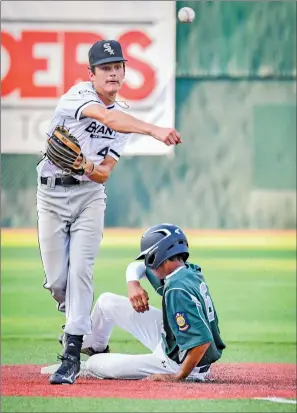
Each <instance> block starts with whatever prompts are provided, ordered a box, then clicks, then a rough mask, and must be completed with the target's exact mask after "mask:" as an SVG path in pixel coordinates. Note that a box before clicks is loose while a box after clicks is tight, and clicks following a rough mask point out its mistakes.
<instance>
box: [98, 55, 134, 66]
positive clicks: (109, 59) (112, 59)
mask: <svg viewBox="0 0 297 413" xmlns="http://www.w3.org/2000/svg"><path fill="white" fill-rule="evenodd" d="M115 62H127V59H121V58H120V57H106V58H105V59H100V60H98V61H97V62H95V63H93V64H92V66H97V65H104V63H115Z"/></svg>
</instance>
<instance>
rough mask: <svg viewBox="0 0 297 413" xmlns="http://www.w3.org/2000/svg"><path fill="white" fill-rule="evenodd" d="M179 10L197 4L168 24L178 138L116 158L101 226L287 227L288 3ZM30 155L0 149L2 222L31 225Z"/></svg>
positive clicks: (290, 161)
mask: <svg viewBox="0 0 297 413" xmlns="http://www.w3.org/2000/svg"><path fill="white" fill-rule="evenodd" d="M183 6H190V7H192V8H193V9H194V10H195V12H196V19H195V21H194V23H193V24H191V25H185V24H178V23H177V26H176V81H175V124H176V128H177V129H178V130H179V131H180V132H181V134H182V137H183V140H184V143H183V144H182V145H180V146H179V147H177V148H176V150H175V152H174V154H171V155H169V156H125V157H122V159H121V161H120V162H119V164H118V165H117V167H116V169H115V171H114V173H113V175H112V176H111V178H110V180H109V182H108V184H107V192H108V203H107V214H106V226H125V227H138V226H147V225H150V224H153V223H156V222H161V221H166V222H170V221H171V222H175V223H176V224H179V225H181V226H183V227H192V228H222V229H224V228H283V229H286V228H295V227H296V3H295V2H286V1H271V2H270V1H267V2H249V1H246V2H244V1H243V2H236V1H226V2H203V3H202V2H184V1H177V2H176V8H177V9H179V8H181V7H183ZM1 120H2V122H5V118H4V117H3V116H2V119H1ZM12 134H13V131H12ZM6 138H7V137H6ZM2 139H3V136H2ZM39 158H40V156H36V155H23V154H21V155H16V154H2V155H1V173H2V191H1V223H2V227H3V226H8V227H10V226H11V227H30V226H36V207H35V187H36V172H35V167H36V163H37V161H38V160H39Z"/></svg>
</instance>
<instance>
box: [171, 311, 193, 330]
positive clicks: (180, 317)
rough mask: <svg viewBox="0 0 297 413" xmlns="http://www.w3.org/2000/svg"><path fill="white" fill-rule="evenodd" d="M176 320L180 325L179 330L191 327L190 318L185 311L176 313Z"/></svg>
mask: <svg viewBox="0 0 297 413" xmlns="http://www.w3.org/2000/svg"><path fill="white" fill-rule="evenodd" d="M175 321H176V324H177V325H178V329H179V331H188V330H189V328H190V324H189V322H188V318H187V316H186V314H185V313H181V312H178V313H176V314H175Z"/></svg>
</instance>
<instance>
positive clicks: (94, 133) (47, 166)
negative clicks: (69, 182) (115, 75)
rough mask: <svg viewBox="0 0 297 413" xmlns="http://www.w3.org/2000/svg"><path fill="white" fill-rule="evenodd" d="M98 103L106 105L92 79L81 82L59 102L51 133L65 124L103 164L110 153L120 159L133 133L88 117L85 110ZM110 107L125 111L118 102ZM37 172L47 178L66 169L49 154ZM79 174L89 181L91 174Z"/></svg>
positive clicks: (94, 159)
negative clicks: (109, 126)
mask: <svg viewBox="0 0 297 413" xmlns="http://www.w3.org/2000/svg"><path fill="white" fill-rule="evenodd" d="M94 104H98V105H103V106H105V105H104V103H103V102H102V101H101V100H100V98H99V97H98V95H97V92H96V90H95V89H94V88H93V85H92V83H91V82H80V83H78V84H76V85H74V86H72V87H71V88H70V89H69V90H68V92H67V93H65V94H64V95H63V96H62V97H61V98H60V100H59V102H58V105H57V107H56V110H55V113H54V117H53V119H52V122H51V124H50V127H49V130H48V135H51V134H52V132H53V131H54V129H55V128H56V126H57V125H61V126H62V125H64V126H65V128H67V129H68V130H69V131H70V132H71V134H72V135H74V136H75V137H76V138H77V139H78V142H79V144H80V146H81V150H82V153H83V154H84V155H85V156H86V158H88V159H89V160H91V161H92V162H94V163H95V164H96V165H98V164H100V163H101V162H102V161H103V160H104V158H105V157H106V155H109V156H111V157H112V158H114V159H115V160H116V161H118V160H119V159H120V156H121V154H122V153H123V151H124V148H125V144H126V143H127V141H128V138H129V136H130V134H124V133H119V132H116V131H114V130H113V129H111V128H108V127H107V126H105V125H103V124H102V123H100V122H99V121H97V120H95V119H91V118H87V117H84V116H83V115H82V111H83V109H85V108H86V107H87V106H89V105H94ZM106 108H107V109H109V110H122V109H121V107H120V106H119V105H118V104H117V103H114V104H112V105H109V106H106ZM37 171H38V173H39V175H40V176H45V177H49V176H51V177H53V176H59V175H62V174H63V171H62V170H61V169H59V168H57V167H56V166H55V165H53V164H52V163H51V162H50V161H49V160H48V159H47V157H45V158H44V159H43V160H42V161H41V162H40V163H39V164H38V167H37ZM75 177H76V179H79V180H87V181H88V180H89V178H88V177H87V176H78V175H76V176H75ZM99 185H100V184H99Z"/></svg>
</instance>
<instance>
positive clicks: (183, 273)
mask: <svg viewBox="0 0 297 413" xmlns="http://www.w3.org/2000/svg"><path fill="white" fill-rule="evenodd" d="M146 277H147V279H148V280H149V282H150V283H151V284H152V286H153V287H154V289H155V290H156V291H157V292H158V293H159V294H160V295H162V297H163V298H162V311H163V334H162V338H163V341H164V344H165V352H166V354H167V356H168V357H169V358H170V359H172V360H174V361H175V362H177V363H178V364H180V363H182V362H183V361H184V359H185V357H186V355H187V352H188V350H190V349H191V348H194V347H197V346H200V345H202V344H205V343H209V342H210V343H211V344H210V346H209V347H208V349H207V350H206V352H205V354H204V356H203V357H202V359H201V360H200V362H199V364H198V366H204V365H206V364H211V363H214V362H215V361H216V360H218V359H219V358H220V357H221V355H222V351H223V349H224V348H225V347H226V346H225V344H224V343H223V341H222V339H221V337H220V330H219V325H218V317H217V313H216V310H215V307H214V304H213V301H212V299H211V296H210V294H209V290H208V287H207V285H206V283H205V280H204V276H203V274H202V271H201V268H200V267H199V266H198V265H194V264H190V263H186V265H185V267H181V268H179V269H177V270H176V271H174V272H173V273H172V274H170V275H169V276H168V277H166V279H165V282H163V281H161V280H159V279H158V278H157V277H156V276H154V274H153V273H152V272H151V271H150V270H149V269H146Z"/></svg>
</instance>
